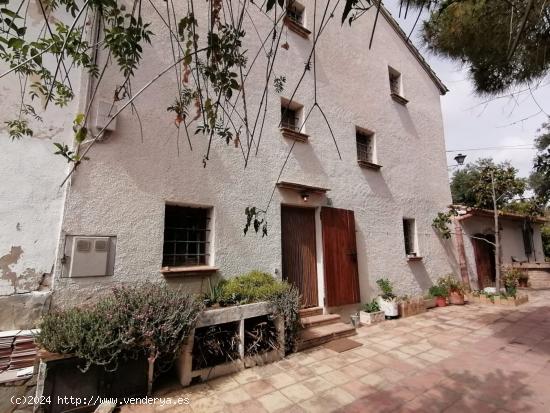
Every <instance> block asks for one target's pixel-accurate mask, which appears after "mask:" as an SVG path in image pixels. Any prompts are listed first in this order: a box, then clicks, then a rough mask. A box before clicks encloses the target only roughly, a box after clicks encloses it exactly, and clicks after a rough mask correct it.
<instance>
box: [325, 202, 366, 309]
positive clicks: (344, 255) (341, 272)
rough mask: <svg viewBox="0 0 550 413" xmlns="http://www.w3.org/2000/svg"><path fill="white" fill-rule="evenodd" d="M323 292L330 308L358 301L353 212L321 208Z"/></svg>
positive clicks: (359, 299) (359, 298) (359, 297)
mask: <svg viewBox="0 0 550 413" xmlns="http://www.w3.org/2000/svg"><path fill="white" fill-rule="evenodd" d="M321 224H322V228H323V261H324V269H325V295H326V304H327V306H329V307H332V306H339V305H345V304H355V303H358V302H360V301H361V295H360V292H359V270H358V267H357V246H356V242H355V217H354V214H353V211H348V210H346V209H337V208H326V207H323V208H322V209H321Z"/></svg>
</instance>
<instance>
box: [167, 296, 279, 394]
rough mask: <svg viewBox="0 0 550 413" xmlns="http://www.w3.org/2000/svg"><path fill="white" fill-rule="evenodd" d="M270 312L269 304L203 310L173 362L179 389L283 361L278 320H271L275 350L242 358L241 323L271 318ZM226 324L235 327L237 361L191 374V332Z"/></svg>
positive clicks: (242, 332)
mask: <svg viewBox="0 0 550 413" xmlns="http://www.w3.org/2000/svg"><path fill="white" fill-rule="evenodd" d="M272 314H273V309H272V307H271V305H270V303H267V302H262V303H253V304H246V305H240V306H235V307H224V308H217V309H213V310H207V311H205V312H204V313H202V314H201V315H200V316H199V319H198V321H197V325H196V327H195V329H194V330H192V331H191V333H190V335H189V339H188V341H187V343H186V344H185V345H184V347H183V349H182V352H181V354H180V357H179V359H178V360H177V361H176V367H177V370H178V377H179V381H180V383H181V385H182V386H189V384H191V381H193V380H199V381H206V380H208V379H213V378H215V377H219V376H223V375H226V374H230V373H234V372H236V371H239V370H243V369H245V368H248V367H253V366H256V365H260V364H266V363H272V362H274V361H277V360H280V359H282V358H283V357H284V352H285V350H284V349H285V340H284V322H283V320H282V318H281V317H276V318H275V319H274V322H275V327H276V329H277V334H278V342H279V348H278V349H276V350H272V351H269V352H266V353H263V354H259V355H255V356H245V345H244V343H245V320H247V319H250V318H254V317H260V316H265V315H272ZM226 323H238V326H239V327H238V330H239V340H240V342H239V359H238V360H233V361H230V362H226V363H223V364H219V365H216V366H213V367H208V368H203V369H197V370H193V342H194V337H195V330H196V329H197V328H201V327H209V326H214V325H219V324H226Z"/></svg>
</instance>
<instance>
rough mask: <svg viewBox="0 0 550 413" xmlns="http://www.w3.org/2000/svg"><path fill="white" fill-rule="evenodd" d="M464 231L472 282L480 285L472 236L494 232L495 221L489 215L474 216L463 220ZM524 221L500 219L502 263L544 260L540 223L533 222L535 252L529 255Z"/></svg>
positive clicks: (467, 261) (474, 284)
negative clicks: (524, 238) (523, 227)
mask: <svg viewBox="0 0 550 413" xmlns="http://www.w3.org/2000/svg"><path fill="white" fill-rule="evenodd" d="M461 223H462V228H463V233H464V249H465V252H466V263H467V268H468V273H469V276H470V282H471V283H472V286H478V275H477V267H476V261H475V251H474V245H473V241H472V238H471V237H472V236H476V235H479V234H494V221H493V219H492V218H489V217H487V218H486V217H472V218H468V219H466V220H463V221H461ZM522 225H523V224H522V222H521V221H516V220H510V219H504V218H501V219H500V220H499V227H500V242H501V262H502V265H509V264H512V262H513V261H512V257H514V260H516V262H544V253H543V249H542V238H541V233H540V224H536V223H534V224H532V227H533V244H534V252H533V253H532V254H530V255H529V256H527V255H526V254H525V248H524V245H523V233H522Z"/></svg>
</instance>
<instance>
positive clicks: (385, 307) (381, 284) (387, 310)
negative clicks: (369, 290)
mask: <svg viewBox="0 0 550 413" xmlns="http://www.w3.org/2000/svg"><path fill="white" fill-rule="evenodd" d="M376 284H377V285H378V288H380V291H382V294H381V295H379V296H378V298H377V301H378V305H379V306H380V310H381V311H383V312H384V314H385V316H386V319H391V318H398V317H399V308H398V304H397V297H396V296H395V294H394V293H393V287H392V285H391V282H390V280H388V279H387V278H380V279H379V280H377V281H376Z"/></svg>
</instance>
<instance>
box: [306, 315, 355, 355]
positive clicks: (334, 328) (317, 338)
mask: <svg viewBox="0 0 550 413" xmlns="http://www.w3.org/2000/svg"><path fill="white" fill-rule="evenodd" d="M356 334H357V332H356V331H355V328H354V327H353V326H351V325H349V324H344V323H342V322H336V323H332V324H327V325H322V326H318V327H310V328H307V329H305V330H303V331H302V332H301V334H300V339H299V341H298V351H302V350H305V349H308V348H311V347H316V346H320V345H322V344H326V343H328V342H329V341H332V340H336V339H339V338H344V337H349V336H353V335H356Z"/></svg>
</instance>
